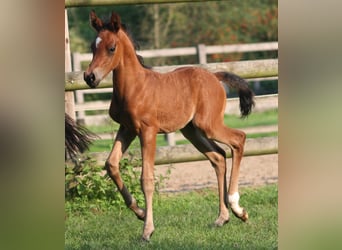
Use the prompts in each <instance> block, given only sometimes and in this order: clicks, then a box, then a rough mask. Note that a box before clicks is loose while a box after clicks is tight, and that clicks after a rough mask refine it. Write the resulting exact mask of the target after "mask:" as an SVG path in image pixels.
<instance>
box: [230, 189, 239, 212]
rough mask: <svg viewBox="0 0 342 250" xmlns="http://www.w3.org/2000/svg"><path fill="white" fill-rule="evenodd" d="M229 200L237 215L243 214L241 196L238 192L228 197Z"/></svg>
mask: <svg viewBox="0 0 342 250" xmlns="http://www.w3.org/2000/svg"><path fill="white" fill-rule="evenodd" d="M228 200H229V204H230V206H231V208H232V209H233V210H234V211H235V213H237V214H242V213H243V210H242V208H241V207H240V206H239V200H240V195H239V193H238V192H236V193H234V194H232V195H228Z"/></svg>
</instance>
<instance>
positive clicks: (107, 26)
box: [83, 10, 122, 88]
mask: <svg viewBox="0 0 342 250" xmlns="http://www.w3.org/2000/svg"><path fill="white" fill-rule="evenodd" d="M90 23H91V26H92V27H93V28H94V29H95V30H96V32H97V36H96V39H95V41H94V42H93V43H92V44H91V50H92V53H93V59H92V61H91V63H90V64H89V66H88V68H87V70H86V71H85V72H84V75H83V78H84V80H85V82H86V83H87V84H88V85H89V87H91V88H95V87H97V85H98V84H99V83H100V81H101V80H102V79H103V78H104V77H106V75H108V73H109V72H110V71H112V70H113V69H115V68H116V67H117V66H118V64H119V62H120V58H121V54H122V52H121V51H120V39H119V36H118V34H119V32H120V30H121V29H122V26H121V20H120V16H119V15H118V14H116V13H114V12H113V13H112V16H111V18H110V21H109V22H107V23H104V22H103V21H102V20H101V19H100V18H98V17H97V16H96V14H95V11H93V10H92V11H91V12H90Z"/></svg>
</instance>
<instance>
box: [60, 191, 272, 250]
mask: <svg viewBox="0 0 342 250" xmlns="http://www.w3.org/2000/svg"><path fill="white" fill-rule="evenodd" d="M240 194H241V200H240V203H241V205H242V206H243V207H245V208H246V209H247V211H248V213H249V220H248V222H247V223H243V222H241V221H240V220H239V219H237V218H235V217H234V216H233V214H232V213H231V212H230V215H231V219H230V221H229V223H228V224H226V225H224V226H223V227H220V228H216V227H214V226H213V222H214V219H215V217H216V216H217V212H218V211H217V209H218V202H217V192H216V191H213V190H207V189H205V190H199V191H193V192H188V193H183V194H177V195H170V194H169V195H163V194H159V195H157V196H155V202H154V222H155V227H156V230H155V233H154V234H153V237H152V238H151V242H150V243H148V244H146V243H145V244H144V243H142V242H141V241H140V236H141V229H142V222H141V221H139V220H137V219H136V218H135V216H134V214H133V213H132V212H131V211H129V209H124V210H122V211H118V210H116V209H108V210H106V211H102V213H98V212H96V213H94V212H91V211H90V212H89V211H86V212H83V213H74V212H69V213H67V214H66V221H65V225H66V231H65V249H196V250H197V249H277V246H278V240H277V236H278V233H277V227H278V212H277V211H278V186H277V185H268V186H264V187H259V188H242V189H241V190H240Z"/></svg>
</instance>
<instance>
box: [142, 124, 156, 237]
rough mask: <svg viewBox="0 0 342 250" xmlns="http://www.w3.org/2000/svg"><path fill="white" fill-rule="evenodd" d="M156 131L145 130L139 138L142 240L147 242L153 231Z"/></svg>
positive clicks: (151, 129)
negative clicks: (142, 214) (142, 207)
mask: <svg viewBox="0 0 342 250" xmlns="http://www.w3.org/2000/svg"><path fill="white" fill-rule="evenodd" d="M156 136H157V131H156V130H155V129H153V128H150V127H149V128H146V129H145V130H144V131H143V132H142V133H141V136H140V143H141V152H142V160H143V166H142V173H141V187H142V190H143V193H144V197H145V204H146V217H145V223H144V229H143V235H142V239H143V240H146V241H149V240H150V237H151V236H152V233H153V231H154V224H153V208H152V206H153V204H152V203H153V192H154V156H155V151H156Z"/></svg>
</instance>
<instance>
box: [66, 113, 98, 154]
mask: <svg viewBox="0 0 342 250" xmlns="http://www.w3.org/2000/svg"><path fill="white" fill-rule="evenodd" d="M96 137H97V136H96V135H95V134H93V133H91V132H90V131H89V130H87V129H86V128H85V127H82V126H80V125H78V124H77V123H76V122H75V121H74V120H73V119H72V118H71V117H70V116H69V115H68V114H65V148H66V151H67V153H68V154H69V156H70V157H75V156H76V154H77V153H79V152H80V153H82V152H84V151H85V150H88V149H89V145H90V144H91V142H92V141H93V140H94V139H95V138H96Z"/></svg>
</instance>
